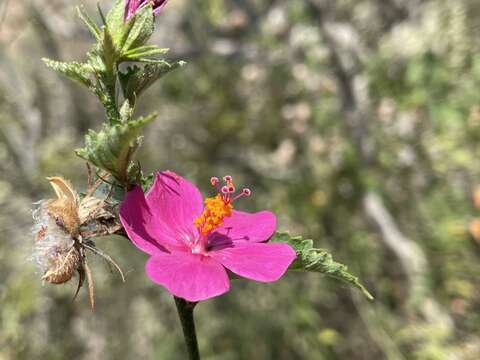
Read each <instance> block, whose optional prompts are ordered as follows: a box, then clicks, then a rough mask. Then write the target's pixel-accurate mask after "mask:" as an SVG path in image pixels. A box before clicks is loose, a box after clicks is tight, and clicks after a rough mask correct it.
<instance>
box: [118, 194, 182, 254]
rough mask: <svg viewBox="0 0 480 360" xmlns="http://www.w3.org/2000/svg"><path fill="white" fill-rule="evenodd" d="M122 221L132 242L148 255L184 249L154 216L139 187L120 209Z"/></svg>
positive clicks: (126, 197)
mask: <svg viewBox="0 0 480 360" xmlns="http://www.w3.org/2000/svg"><path fill="white" fill-rule="evenodd" d="M120 221H121V223H122V225H123V227H124V228H125V231H126V232H127V235H128V237H129V238H130V240H132V241H133V243H134V244H135V245H136V246H137V247H138V248H139V249H140V250H142V251H144V252H146V253H147V254H150V255H154V254H156V253H158V252H164V251H167V249H178V248H183V247H184V246H183V244H182V243H180V242H178V241H177V239H176V238H175V236H174V235H173V234H172V233H171V232H170V231H169V228H168V227H167V226H165V224H162V223H161V222H160V221H159V220H158V219H156V218H155V217H154V216H153V214H152V211H151V209H150V208H149V206H148V205H147V203H146V201H145V196H144V194H143V191H142V189H141V188H140V187H139V186H135V187H134V188H133V189H132V190H131V191H129V192H128V193H127V194H126V195H125V199H124V200H123V202H122V205H121V207H120Z"/></svg>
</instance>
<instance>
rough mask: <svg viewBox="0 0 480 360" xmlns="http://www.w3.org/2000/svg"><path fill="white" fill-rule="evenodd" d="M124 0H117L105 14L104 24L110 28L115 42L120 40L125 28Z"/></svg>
mask: <svg viewBox="0 0 480 360" xmlns="http://www.w3.org/2000/svg"><path fill="white" fill-rule="evenodd" d="M124 20H125V0H117V1H116V2H115V4H114V5H113V7H112V9H111V10H110V11H109V12H108V14H107V19H106V26H107V27H108V28H109V29H111V30H112V37H113V39H114V41H115V43H117V41H118V42H120V39H121V38H122V36H123V32H124V28H125V21H124Z"/></svg>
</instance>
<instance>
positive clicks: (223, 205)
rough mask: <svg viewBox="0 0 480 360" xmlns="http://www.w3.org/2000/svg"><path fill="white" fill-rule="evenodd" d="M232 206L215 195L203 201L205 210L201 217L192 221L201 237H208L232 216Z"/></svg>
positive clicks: (227, 200) (226, 200)
mask: <svg viewBox="0 0 480 360" xmlns="http://www.w3.org/2000/svg"><path fill="white" fill-rule="evenodd" d="M232 210H233V205H232V204H231V202H230V201H229V199H226V198H224V197H222V195H220V194H217V195H216V196H215V197H210V198H206V199H205V208H204V209H203V212H202V215H200V216H199V217H198V218H196V219H195V220H194V224H195V226H196V227H197V229H198V230H199V231H200V234H201V235H202V236H208V235H209V234H210V233H211V232H212V231H213V230H215V229H216V228H218V227H219V226H220V225H222V224H223V219H224V218H225V217H227V216H231V215H232Z"/></svg>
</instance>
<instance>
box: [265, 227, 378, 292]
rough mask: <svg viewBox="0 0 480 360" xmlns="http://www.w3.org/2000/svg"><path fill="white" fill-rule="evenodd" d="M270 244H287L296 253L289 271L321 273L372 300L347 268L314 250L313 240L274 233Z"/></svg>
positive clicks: (326, 254) (325, 253) (329, 255)
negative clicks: (352, 287) (355, 289)
mask: <svg viewBox="0 0 480 360" xmlns="http://www.w3.org/2000/svg"><path fill="white" fill-rule="evenodd" d="M270 242H277V243H286V244H289V245H290V246H292V247H293V249H294V250H295V251H296V253H297V258H296V259H295V261H294V262H293V263H292V265H290V268H289V270H303V271H312V272H318V273H322V274H324V275H326V276H329V277H332V278H335V279H338V280H341V281H343V282H346V283H348V284H350V285H352V286H354V287H356V288H358V289H360V290H361V291H362V293H363V294H364V295H365V296H366V297H367V298H368V299H369V300H373V296H372V295H371V294H370V293H369V292H368V290H367V289H366V288H365V287H364V286H363V285H362V284H360V282H359V280H358V278H357V277H356V276H354V275H352V274H350V273H349V272H348V268H347V266H345V265H343V264H341V263H339V262H336V261H335V260H333V258H332V255H331V254H329V253H328V252H327V251H325V250H323V249H316V248H314V247H313V240H310V239H303V238H302V237H301V236H293V237H292V236H290V234H289V233H288V232H276V233H275V234H274V235H273V237H272V238H271V239H270Z"/></svg>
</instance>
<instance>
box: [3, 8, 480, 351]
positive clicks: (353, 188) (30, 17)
mask: <svg viewBox="0 0 480 360" xmlns="http://www.w3.org/2000/svg"><path fill="white" fill-rule="evenodd" d="M78 1H81V0H78ZM82 1H83V3H84V4H85V6H86V8H87V9H88V10H89V12H90V13H91V14H92V15H94V16H95V19H97V20H99V19H98V15H96V11H95V6H96V2H95V1H94V0H82ZM75 5H77V3H76V1H63V0H22V1H15V0H2V1H0V359H1V360H10V359H49V360H56V359H106V360H109V359H185V358H186V355H185V352H184V345H183V340H182V335H181V329H180V325H179V322H178V319H177V317H176V312H175V306H174V303H173V300H172V298H171V296H170V295H169V294H168V293H167V292H166V291H165V290H164V289H162V288H161V287H159V286H156V285H154V284H153V283H151V282H150V281H149V280H148V279H147V278H146V276H145V275H144V271H143V264H144V261H145V259H146V255H144V254H143V253H140V252H139V251H137V250H136V249H135V248H134V247H133V246H132V245H130V244H129V242H128V241H126V240H125V239H122V238H120V237H118V238H107V239H99V240H98V241H97V246H98V247H99V248H101V249H103V250H105V251H106V252H108V253H110V254H111V255H112V256H113V257H114V258H115V259H116V260H117V262H118V263H119V264H121V266H122V268H123V269H124V271H125V272H126V273H127V283H126V284H122V283H121V281H120V279H119V277H118V275H117V274H116V273H113V272H111V271H110V270H109V268H108V266H107V265H106V264H105V263H104V262H103V261H102V260H101V259H100V258H98V257H95V256H90V263H92V266H93V271H94V279H95V285H96V298H97V308H96V311H95V312H94V313H92V312H91V311H90V310H89V305H88V299H87V294H86V291H81V294H80V296H79V299H78V300H77V301H76V302H74V303H72V302H71V298H72V295H73V292H74V290H75V286H76V281H75V280H74V281H71V282H70V283H68V284H66V285H60V286H53V285H44V286H43V285H42V283H41V280H40V274H38V272H36V269H35V266H34V264H33V262H32V261H31V260H30V256H31V247H32V244H33V235H32V233H31V226H32V217H31V208H32V207H33V203H34V202H36V201H38V200H40V199H44V198H49V197H52V196H53V193H52V190H51V189H50V187H49V185H48V183H47V181H46V180H45V177H46V176H49V175H63V176H65V177H67V178H69V179H71V180H72V181H73V183H74V184H75V185H76V186H77V188H78V189H79V190H84V189H85V188H86V171H85V163H84V162H83V161H82V160H81V159H79V158H77V157H75V155H74V153H73V149H74V148H78V147H80V146H82V142H83V135H84V134H85V132H86V130H87V129H89V128H93V129H98V128H99V126H100V124H101V122H102V121H103V118H104V114H103V109H102V107H101V106H100V105H99V104H98V103H97V102H96V99H94V97H93V96H91V95H90V94H89V93H88V92H87V91H86V90H84V89H83V88H81V87H80V86H79V85H77V84H75V83H72V82H70V81H69V80H67V79H64V78H62V77H60V76H59V75H57V74H56V73H54V72H53V71H51V70H49V69H47V68H46V67H45V66H44V65H43V63H42V62H41V58H42V57H44V56H45V57H50V58H53V59H61V60H65V61H68V60H81V59H83V58H84V54H85V52H86V51H87V50H88V49H89V47H90V44H91V42H92V39H91V38H90V37H89V34H88V32H87V30H86V29H85V28H84V27H82V25H81V22H80V20H78V18H77V17H76V12H75ZM100 6H102V7H103V8H104V9H109V8H110V6H111V1H107V0H102V1H100ZM157 25H158V26H157V30H156V33H155V36H154V39H153V40H152V41H153V43H155V44H158V45H160V46H162V47H169V48H170V49H171V51H170V53H169V54H168V56H169V57H170V59H172V60H179V59H183V60H186V61H187V62H188V65H187V66H186V67H184V68H183V69H179V70H176V71H175V72H173V73H171V74H169V75H168V76H167V77H166V78H164V79H163V80H162V81H160V83H159V84H157V85H156V86H154V87H153V88H151V89H150V90H149V91H148V93H147V94H146V95H145V96H144V97H143V99H142V100H141V102H140V104H139V109H140V112H143V113H147V112H150V111H154V110H159V112H160V116H159V118H158V119H157V121H156V122H154V123H153V124H152V125H149V127H148V129H147V131H146V134H145V139H144V145H143V147H142V149H141V151H140V152H139V154H138V157H139V159H140V160H141V161H142V165H143V168H144V170H145V171H146V172H151V171H154V170H155V169H166V168H168V169H171V170H175V171H176V172H178V173H179V174H183V175H184V176H186V177H188V178H190V179H192V180H194V181H195V182H196V183H197V184H199V186H200V187H201V188H202V190H203V191H204V192H205V193H207V192H208V191H210V187H209V179H210V176H213V175H216V176H222V175H224V174H227V173H228V174H231V175H233V176H234V177H235V178H236V179H237V182H238V183H239V184H242V185H245V186H249V187H250V188H252V189H253V190H254V196H253V197H251V198H249V199H248V200H245V201H242V203H241V206H242V207H243V208H244V209H247V210H259V209H271V210H273V211H275V212H276V213H277V214H278V217H279V229H281V230H290V231H291V233H293V234H302V235H304V236H306V237H309V238H312V239H315V243H316V245H317V246H318V247H323V248H326V249H328V250H330V251H332V252H333V254H334V257H335V258H336V259H337V260H338V261H341V262H344V263H346V264H348V265H349V267H350V270H351V271H352V272H353V273H355V274H357V275H358V276H360V279H361V280H362V281H363V282H364V283H365V285H366V286H367V288H369V289H370V290H371V292H372V293H373V294H374V296H375V297H376V299H375V301H374V302H368V301H367V300H366V299H364V298H363V297H362V295H361V294H360V293H359V292H358V291H357V290H355V289H350V288H349V287H347V286H345V285H343V284H341V283H339V282H336V281H334V280H330V279H327V278H325V277H322V276H319V275H316V274H300V273H291V274H288V275H287V276H286V277H285V278H284V279H283V280H282V281H280V282H277V283H273V284H268V285H265V284H259V283H255V282H244V281H236V282H235V283H234V284H233V290H232V291H231V292H230V293H228V294H227V295H225V296H222V297H220V298H217V299H214V300H210V301H207V302H205V303H201V304H200V305H198V307H197V309H196V317H197V328H198V332H199V341H200V347H201V352H202V354H203V358H204V359H210V360H236V359H279V360H286V359H289V360H290V359H307V360H308V359H422V360H423V359H425V360H426V359H429V360H430V359H431V360H437V359H479V358H480V331H479V328H480V311H479V310H480V290H479V287H478V281H479V279H480V220H477V217H480V208H479V206H480V191H478V190H477V191H476V187H477V184H479V183H480V166H479V161H478V155H479V151H480V148H479V145H480V96H479V95H480V52H479V49H480V43H479V41H478V39H479V38H480V3H479V2H478V0H456V1H448V0H338V1H334V0H203V1H187V0H175V1H173V0H172V1H170V3H169V4H168V6H167V7H166V8H165V10H164V11H163V12H162V13H161V14H160V15H159V16H158V18H157ZM479 189H480V188H479ZM83 290H84V289H83Z"/></svg>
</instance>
